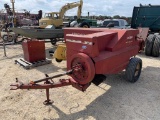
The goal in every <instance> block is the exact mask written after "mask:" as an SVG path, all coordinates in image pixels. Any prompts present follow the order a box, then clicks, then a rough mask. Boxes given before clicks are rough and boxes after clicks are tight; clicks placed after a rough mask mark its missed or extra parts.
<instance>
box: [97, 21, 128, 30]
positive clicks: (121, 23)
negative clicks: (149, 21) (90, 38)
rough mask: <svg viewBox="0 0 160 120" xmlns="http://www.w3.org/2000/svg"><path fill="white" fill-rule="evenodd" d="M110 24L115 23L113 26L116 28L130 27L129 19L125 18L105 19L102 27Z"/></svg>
mask: <svg viewBox="0 0 160 120" xmlns="http://www.w3.org/2000/svg"><path fill="white" fill-rule="evenodd" d="M110 24H113V26H112V27H114V28H122V29H123V28H129V25H128V23H127V21H126V20H124V19H105V20H104V21H103V22H102V23H101V25H100V27H108V26H109V25H110ZM109 27H110V26H109Z"/></svg>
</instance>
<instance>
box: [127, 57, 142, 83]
mask: <svg viewBox="0 0 160 120" xmlns="http://www.w3.org/2000/svg"><path fill="white" fill-rule="evenodd" d="M141 69H142V60H141V59H140V58H136V57H135V58H131V59H130V61H129V64H128V66H127V68H126V72H125V77H126V80H127V81H129V82H131V83H134V82H136V81H137V80H138V79H139V76H140V74H141Z"/></svg>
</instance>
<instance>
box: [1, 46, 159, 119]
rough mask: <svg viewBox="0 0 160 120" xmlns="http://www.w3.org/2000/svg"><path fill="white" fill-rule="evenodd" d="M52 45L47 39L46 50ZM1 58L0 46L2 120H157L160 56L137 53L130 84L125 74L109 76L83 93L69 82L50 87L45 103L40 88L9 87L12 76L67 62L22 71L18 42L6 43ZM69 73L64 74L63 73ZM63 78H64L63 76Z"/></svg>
mask: <svg viewBox="0 0 160 120" xmlns="http://www.w3.org/2000/svg"><path fill="white" fill-rule="evenodd" d="M51 48H52V46H51V44H50V43H46V54H47V57H48V58H51V57H50V56H49V55H48V51H49V50H50V49H51ZM6 50H7V57H4V53H3V47H2V46H0V89H1V94H0V105H1V107H0V116H1V117H0V119H1V120H57V119H58V120H160V58H153V57H146V56H145V55H144V53H141V54H139V55H138V57H140V58H141V59H142V60H143V69H142V73H141V76H140V79H139V80H138V81H137V82H136V83H134V84H133V83H129V82H127V81H125V79H124V72H121V73H119V74H115V75H107V79H106V80H105V81H104V82H103V83H102V84H100V85H99V86H95V85H93V84H92V85H91V86H90V87H89V88H88V89H87V90H86V91H85V92H81V91H78V90H76V89H75V88H73V87H71V86H67V87H61V88H56V89H51V90H50V98H51V99H52V100H54V103H53V104H52V105H50V106H45V105H43V101H44V100H45V99H46V96H45V91H44V90H16V91H11V90H10V84H12V83H15V78H16V77H17V78H19V80H21V81H24V82H28V81H30V80H36V79H40V78H43V77H44V74H45V73H47V74H49V75H54V74H57V73H60V72H61V71H65V70H66V62H65V61H63V62H62V63H56V62H55V60H54V59H52V64H48V65H44V66H40V67H36V68H33V69H30V70H25V69H24V68H23V67H21V66H20V65H17V64H14V61H15V60H16V59H18V58H22V57H23V51H22V47H21V45H14V46H13V45H12V46H7V48H6ZM66 77H67V76H66ZM66 77H65V78H66Z"/></svg>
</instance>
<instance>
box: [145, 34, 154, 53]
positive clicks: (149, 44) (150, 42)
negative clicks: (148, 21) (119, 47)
mask: <svg viewBox="0 0 160 120" xmlns="http://www.w3.org/2000/svg"><path fill="white" fill-rule="evenodd" d="M154 39H155V35H153V34H151V35H149V36H148V37H147V39H146V44H145V55H147V56H151V55H152V48H153V43H154Z"/></svg>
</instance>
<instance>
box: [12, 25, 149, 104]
mask: <svg viewBox="0 0 160 120" xmlns="http://www.w3.org/2000/svg"><path fill="white" fill-rule="evenodd" d="M147 33H148V29H147V28H143V29H142V28H139V29H106V28H66V29H64V38H65V41H66V47H67V51H66V56H67V69H68V71H67V72H65V73H61V74H58V75H55V76H52V77H49V76H48V75H46V78H44V79H40V80H36V81H31V82H29V83H28V84H24V83H23V82H20V81H19V80H18V79H17V78H16V79H17V80H16V82H17V83H16V84H13V85H11V86H13V88H12V89H11V90H16V89H46V95H47V100H46V101H45V102H44V103H45V104H50V103H51V100H50V99H49V89H50V88H56V87H62V86H67V85H72V86H73V87H75V88H77V89H79V90H81V91H85V90H86V89H87V88H88V87H89V85H90V84H91V82H93V83H100V81H101V80H102V78H104V76H103V75H106V74H115V73H118V72H120V71H122V70H124V69H126V72H125V76H126V80H128V81H130V82H136V81H137V80H138V78H139V76H140V74H141V68H142V60H141V59H140V58H137V57H135V56H136V55H137V54H138V53H139V52H140V51H141V50H143V47H144V42H145V39H146V36H147ZM66 74H67V75H69V76H70V77H69V78H68V79H60V80H59V82H58V83H55V82H54V81H53V79H54V78H57V77H60V76H63V75H66ZM95 81H96V82H95ZM40 82H44V83H43V84H39V83H40Z"/></svg>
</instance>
